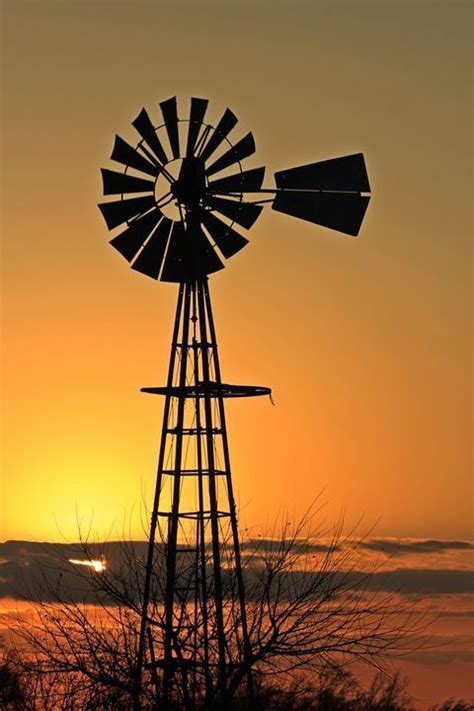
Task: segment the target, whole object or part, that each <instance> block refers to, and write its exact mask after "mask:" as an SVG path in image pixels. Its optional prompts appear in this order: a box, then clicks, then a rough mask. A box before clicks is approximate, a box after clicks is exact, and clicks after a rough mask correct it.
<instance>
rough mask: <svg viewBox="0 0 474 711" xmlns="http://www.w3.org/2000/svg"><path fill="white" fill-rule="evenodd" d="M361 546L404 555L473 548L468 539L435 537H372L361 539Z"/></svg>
mask: <svg viewBox="0 0 474 711" xmlns="http://www.w3.org/2000/svg"><path fill="white" fill-rule="evenodd" d="M361 547H362V548H364V549H366V550H372V551H381V552H383V553H388V554H390V555H406V554H408V553H445V552H446V551H470V550H474V543H472V542H470V541H439V540H436V539H427V540H418V539H417V540H413V541H406V540H404V541H397V540H393V539H385V538H373V539H370V540H368V541H363V542H362V544H361Z"/></svg>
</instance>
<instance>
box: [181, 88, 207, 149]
mask: <svg viewBox="0 0 474 711" xmlns="http://www.w3.org/2000/svg"><path fill="white" fill-rule="evenodd" d="M208 103H209V102H208V100H207V99H196V98H195V97H194V96H193V97H192V99H191V110H190V113H189V129H188V138H187V142H186V156H187V157H188V158H191V157H192V156H193V155H194V148H195V146H196V141H197V138H198V136H199V132H200V130H201V127H202V123H203V121H204V116H205V114H206V109H207V105H208Z"/></svg>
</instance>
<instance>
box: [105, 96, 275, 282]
mask: <svg viewBox="0 0 474 711" xmlns="http://www.w3.org/2000/svg"><path fill="white" fill-rule="evenodd" d="M207 105H208V101H207V99H197V98H192V99H191V106H190V113H189V118H188V119H179V118H178V112H177V102H176V97H173V98H171V99H168V100H166V101H162V102H161V103H160V109H161V114H162V117H163V123H162V124H161V125H159V126H158V127H155V126H154V124H153V122H152V120H151V119H150V116H149V115H148V113H147V111H146V110H145V109H142V110H141V112H140V113H139V115H138V116H137V118H136V119H135V120H134V121H133V126H134V128H135V129H136V131H137V132H138V134H139V136H140V140H139V142H138V143H137V145H136V146H135V147H134V146H132V145H130V144H129V143H127V142H126V141H124V140H123V139H122V138H120V136H116V137H115V143H114V147H113V150H112V154H111V160H113V161H115V162H116V163H120V164H121V165H122V166H124V168H123V170H122V172H117V171H114V170H108V169H102V179H103V191H104V195H106V196H108V195H111V196H112V195H113V196H119V198H118V199H115V200H112V201H109V202H104V203H101V204H100V205H99V208H100V210H101V212H102V215H103V217H104V219H105V221H106V223H107V226H108V228H109V229H110V230H115V228H118V227H121V228H123V227H125V229H122V231H121V232H120V233H119V234H117V235H116V236H114V237H113V239H112V240H111V244H112V246H113V247H114V248H115V249H116V250H117V251H118V252H120V254H121V255H122V256H123V257H125V259H126V260H127V261H128V262H130V263H131V266H132V269H135V270H136V271H138V272H141V273H142V274H145V275H147V276H149V277H152V278H153V279H160V280H161V281H168V282H183V281H189V280H194V279H199V278H204V277H205V276H206V275H207V274H211V273H212V272H216V271H218V270H219V269H222V268H223V267H224V264H223V259H228V258H229V257H232V256H233V255H234V254H236V253H237V252H238V251H239V250H241V249H242V248H243V247H245V245H246V244H247V243H248V240H247V239H246V238H245V237H244V236H243V235H242V234H240V232H239V231H238V229H236V228H235V227H234V225H237V226H238V227H241V228H245V229H249V228H250V227H251V226H252V225H253V223H254V222H255V220H256V219H257V217H258V216H259V214H260V212H261V210H262V207H261V206H259V205H255V204H253V203H251V202H248V201H245V200H244V199H243V198H244V192H253V191H258V190H259V189H260V188H261V186H262V182H263V178H264V173H265V168H252V169H248V170H244V169H243V167H242V162H243V161H244V160H245V159H246V158H248V157H249V156H251V155H252V154H253V153H255V141H254V138H253V136H252V134H251V133H248V134H247V135H246V136H244V137H243V138H242V139H240V140H239V141H238V142H237V143H235V144H234V143H232V142H231V141H230V140H229V138H228V136H229V134H230V132H231V131H232V129H233V128H234V127H235V125H236V124H237V118H236V116H235V115H234V114H233V113H232V111H230V109H226V110H225V112H224V114H223V115H222V117H221V119H220V120H219V122H218V123H217V125H216V126H215V127H214V126H211V125H210V124H208V123H206V122H205V120H204V118H205V114H206V110H207ZM219 174H220V175H219Z"/></svg>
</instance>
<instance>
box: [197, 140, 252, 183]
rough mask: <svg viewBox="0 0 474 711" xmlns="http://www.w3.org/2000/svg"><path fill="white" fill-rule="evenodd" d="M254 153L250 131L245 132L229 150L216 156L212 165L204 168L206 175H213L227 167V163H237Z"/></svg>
mask: <svg viewBox="0 0 474 711" xmlns="http://www.w3.org/2000/svg"><path fill="white" fill-rule="evenodd" d="M252 153H255V141H254V138H253V135H252V134H251V133H247V135H246V136H244V137H243V138H241V139H240V141H239V142H238V143H236V144H235V146H232V148H229V150H228V151H227V152H226V153H224V155H222V156H221V157H220V158H218V159H217V160H216V161H215V162H214V163H212V165H210V166H209V168H207V170H206V175H213V174H214V173H218V172H219V171H220V170H223V169H224V168H228V167H229V165H233V164H234V163H239V162H240V161H241V160H243V159H244V158H247V157H248V156H251V155H252Z"/></svg>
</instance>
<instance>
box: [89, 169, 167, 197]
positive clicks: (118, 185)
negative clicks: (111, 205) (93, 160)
mask: <svg viewBox="0 0 474 711" xmlns="http://www.w3.org/2000/svg"><path fill="white" fill-rule="evenodd" d="M100 172H101V173H102V182H103V185H104V191H103V192H104V195H121V194H124V193H145V192H153V190H154V189H155V183H154V182H153V181H151V180H144V179H143V178H135V177H134V176H133V175H127V174H126V173H116V172H115V171H114V170H107V169H106V168H101V171H100Z"/></svg>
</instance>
